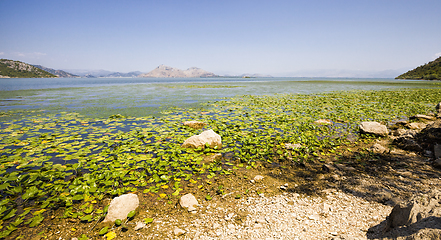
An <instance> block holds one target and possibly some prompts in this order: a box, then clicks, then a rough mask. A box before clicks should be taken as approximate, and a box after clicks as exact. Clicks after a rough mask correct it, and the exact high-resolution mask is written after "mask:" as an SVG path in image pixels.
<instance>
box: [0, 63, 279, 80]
mask: <svg viewBox="0 0 441 240" xmlns="http://www.w3.org/2000/svg"><path fill="white" fill-rule="evenodd" d="M10 77H12V78H49V77H60V78H79V77H81V78H120V77H121V78H122V77H124V78H134V77H142V78H143V77H144V78H207V77H244V78H248V77H250V78H257V77H271V76H269V75H260V74H243V75H240V76H219V75H216V74H214V73H212V72H208V71H205V70H203V69H200V68H197V67H191V68H188V69H186V70H181V69H178V68H173V67H169V66H165V65H160V66H158V67H157V68H155V69H153V70H152V71H150V72H148V73H142V72H140V71H133V72H128V73H121V72H111V71H106V70H83V69H64V70H55V69H52V68H48V67H44V66H41V65H31V64H27V63H23V62H20V61H13V60H9V59H0V78H10Z"/></svg>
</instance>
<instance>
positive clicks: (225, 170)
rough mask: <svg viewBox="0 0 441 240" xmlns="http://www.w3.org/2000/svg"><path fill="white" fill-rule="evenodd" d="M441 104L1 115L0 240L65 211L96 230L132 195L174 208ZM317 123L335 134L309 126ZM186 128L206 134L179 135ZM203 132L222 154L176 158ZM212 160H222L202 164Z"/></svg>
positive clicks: (279, 97) (316, 103)
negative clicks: (201, 190) (263, 167)
mask: <svg viewBox="0 0 441 240" xmlns="http://www.w3.org/2000/svg"><path fill="white" fill-rule="evenodd" d="M440 101H441V89H401V90H396V89H395V90H390V91H388V90H384V91H349V92H331V93H322V94H311V95H302V94H276V95H271V96H254V95H243V96H239V97H234V98H229V99H224V100H220V101H215V102H211V103H207V104H206V105H205V106H204V107H203V109H205V110H204V111H201V110H200V109H198V110H197V109H188V108H187V109H180V108H173V109H171V110H168V111H164V112H162V115H161V116H160V117H152V116H147V117H130V116H122V115H112V116H110V117H109V118H106V119H95V118H88V117H84V116H82V115H80V114H78V113H67V112H59V113H57V114H53V113H49V114H47V113H45V112H33V113H32V114H23V112H21V113H20V114H18V113H17V114H16V116H13V117H12V118H10V117H11V115H14V114H15V113H14V112H5V113H1V115H0V121H1V122H0V126H1V132H0V194H1V201H0V238H5V237H8V236H10V235H11V234H12V233H13V232H14V231H16V230H17V229H20V228H29V227H30V228H32V227H36V226H39V224H41V222H42V221H43V220H44V219H45V218H47V217H48V216H47V215H46V212H47V211H48V210H50V209H62V210H63V213H64V214H63V215H62V216H57V217H62V218H78V219H80V220H81V221H83V222H84V223H87V222H92V221H100V220H101V219H102V217H103V216H104V215H105V214H106V211H107V210H106V206H104V204H103V199H104V198H109V197H110V198H112V197H115V196H118V195H121V194H124V193H129V192H136V193H137V194H150V195H151V196H155V197H157V198H160V199H166V200H167V199H169V200H171V199H176V198H179V197H180V196H181V195H182V194H183V193H184V192H185V188H186V186H187V185H188V184H190V183H191V184H201V183H206V182H210V181H212V180H213V178H215V179H216V178H218V177H225V178H228V176H229V175H230V174H234V171H235V170H237V169H241V168H244V169H250V168H253V167H255V166H256V165H258V164H259V163H261V162H280V161H288V162H289V161H290V162H304V161H310V160H314V161H320V160H321V158H322V157H323V156H327V155H330V154H332V153H334V152H335V151H336V150H338V149H339V148H344V147H345V145H346V144H348V143H349V142H351V141H356V140H357V139H358V124H359V123H360V122H362V121H379V122H383V123H390V122H393V121H396V120H401V119H407V117H408V116H411V115H415V114H429V113H430V112H433V111H434V109H435V105H436V104H437V103H438V102H440ZM2 118H4V119H6V118H7V119H8V120H7V121H6V120H2ZM11 119H12V120H11ZM319 119H326V120H329V121H330V122H331V123H332V124H326V125H322V124H317V123H314V122H315V121H316V120H319ZM188 120H198V121H202V122H205V123H207V126H205V128H204V129H202V130H194V129H191V128H188V127H186V126H183V125H182V122H184V121H188ZM207 129H212V130H214V131H215V132H216V133H218V134H219V135H221V137H222V144H223V148H222V149H210V148H200V149H187V148H181V144H182V143H183V142H184V141H185V139H187V138H189V137H190V136H193V135H196V134H199V133H201V131H203V130H207ZM287 144H288V145H289V144H296V146H297V147H295V148H289V147H286V146H287ZM218 153H220V154H222V156H224V157H222V158H216V159H215V160H213V161H206V158H207V156H211V155H214V154H218ZM219 192H220V193H219V194H227V193H225V192H223V191H219ZM210 198H211V196H210V195H207V197H206V199H207V200H209V199H210ZM96 231H97V233H95V235H96V234H98V231H99V229H98V230H96ZM92 235H93V234H92ZM78 237H79V236H78Z"/></svg>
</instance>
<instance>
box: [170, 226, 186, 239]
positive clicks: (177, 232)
mask: <svg viewBox="0 0 441 240" xmlns="http://www.w3.org/2000/svg"><path fill="white" fill-rule="evenodd" d="M173 233H174V234H175V236H178V237H179V236H181V235H184V234H185V231H184V230H182V229H180V228H178V227H175V229H174V230H173Z"/></svg>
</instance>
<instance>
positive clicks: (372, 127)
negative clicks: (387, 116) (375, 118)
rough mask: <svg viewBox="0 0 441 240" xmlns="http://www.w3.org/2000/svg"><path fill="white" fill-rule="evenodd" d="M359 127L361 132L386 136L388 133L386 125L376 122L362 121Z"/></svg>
mask: <svg viewBox="0 0 441 240" xmlns="http://www.w3.org/2000/svg"><path fill="white" fill-rule="evenodd" d="M359 127H360V130H361V132H363V133H368V134H374V135H379V136H387V134H388V133H389V131H388V130H387V127H386V126H385V125H383V124H381V123H378V122H362V123H361V124H360V126H359Z"/></svg>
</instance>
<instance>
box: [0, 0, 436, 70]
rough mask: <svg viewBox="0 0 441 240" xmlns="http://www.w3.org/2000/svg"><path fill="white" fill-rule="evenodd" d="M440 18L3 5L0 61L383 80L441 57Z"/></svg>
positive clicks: (277, 0)
mask: <svg viewBox="0 0 441 240" xmlns="http://www.w3.org/2000/svg"><path fill="white" fill-rule="evenodd" d="M440 10H441V1H440V0H413V1H407V0H379V1H377V0H347V1H339V0H329V1H325V0H320V1H314V0H308V1H295V0H291V1H289V0H268V1H258V0H254V1H251V0H250V1H241V0H232V1H229V0H222V1H221V0H218V1H215V0H198V1H192V0H185V1H184V0H176V1H168V0H154V1H153V0H152V1H148V0H144V1H141V0H139V1H132V0H124V1H112V0H103V1H94V0H86V1H80V0H72V1H60V0H53V1H46V0H40V1H35V0H32V1H31V0H28V1H25V0H0V58H8V59H13V60H19V61H24V62H26V63H31V64H40V65H43V66H46V67H50V68H54V69H105V70H110V71H120V72H129V71H136V70H139V71H142V72H148V71H150V70H152V69H154V68H156V67H157V66H158V65H160V64H165V65H168V66H172V67H177V68H181V69H187V68H189V67H193V66H195V67H200V68H202V69H205V70H207V71H211V72H214V73H216V74H243V73H261V74H270V75H273V76H337V75H338V76H349V77H351V76H355V75H357V74H358V75H357V76H370V75H372V74H374V75H375V74H377V75H378V74H380V75H381V74H383V76H386V77H388V75H387V74H389V75H390V74H391V72H393V73H395V72H401V71H407V70H409V69H412V68H414V67H416V66H419V65H422V64H424V63H427V62H429V61H432V60H434V59H435V58H436V57H437V56H440V55H441V12H440ZM360 74H361V75H360ZM363 74H364V75H363Z"/></svg>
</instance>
